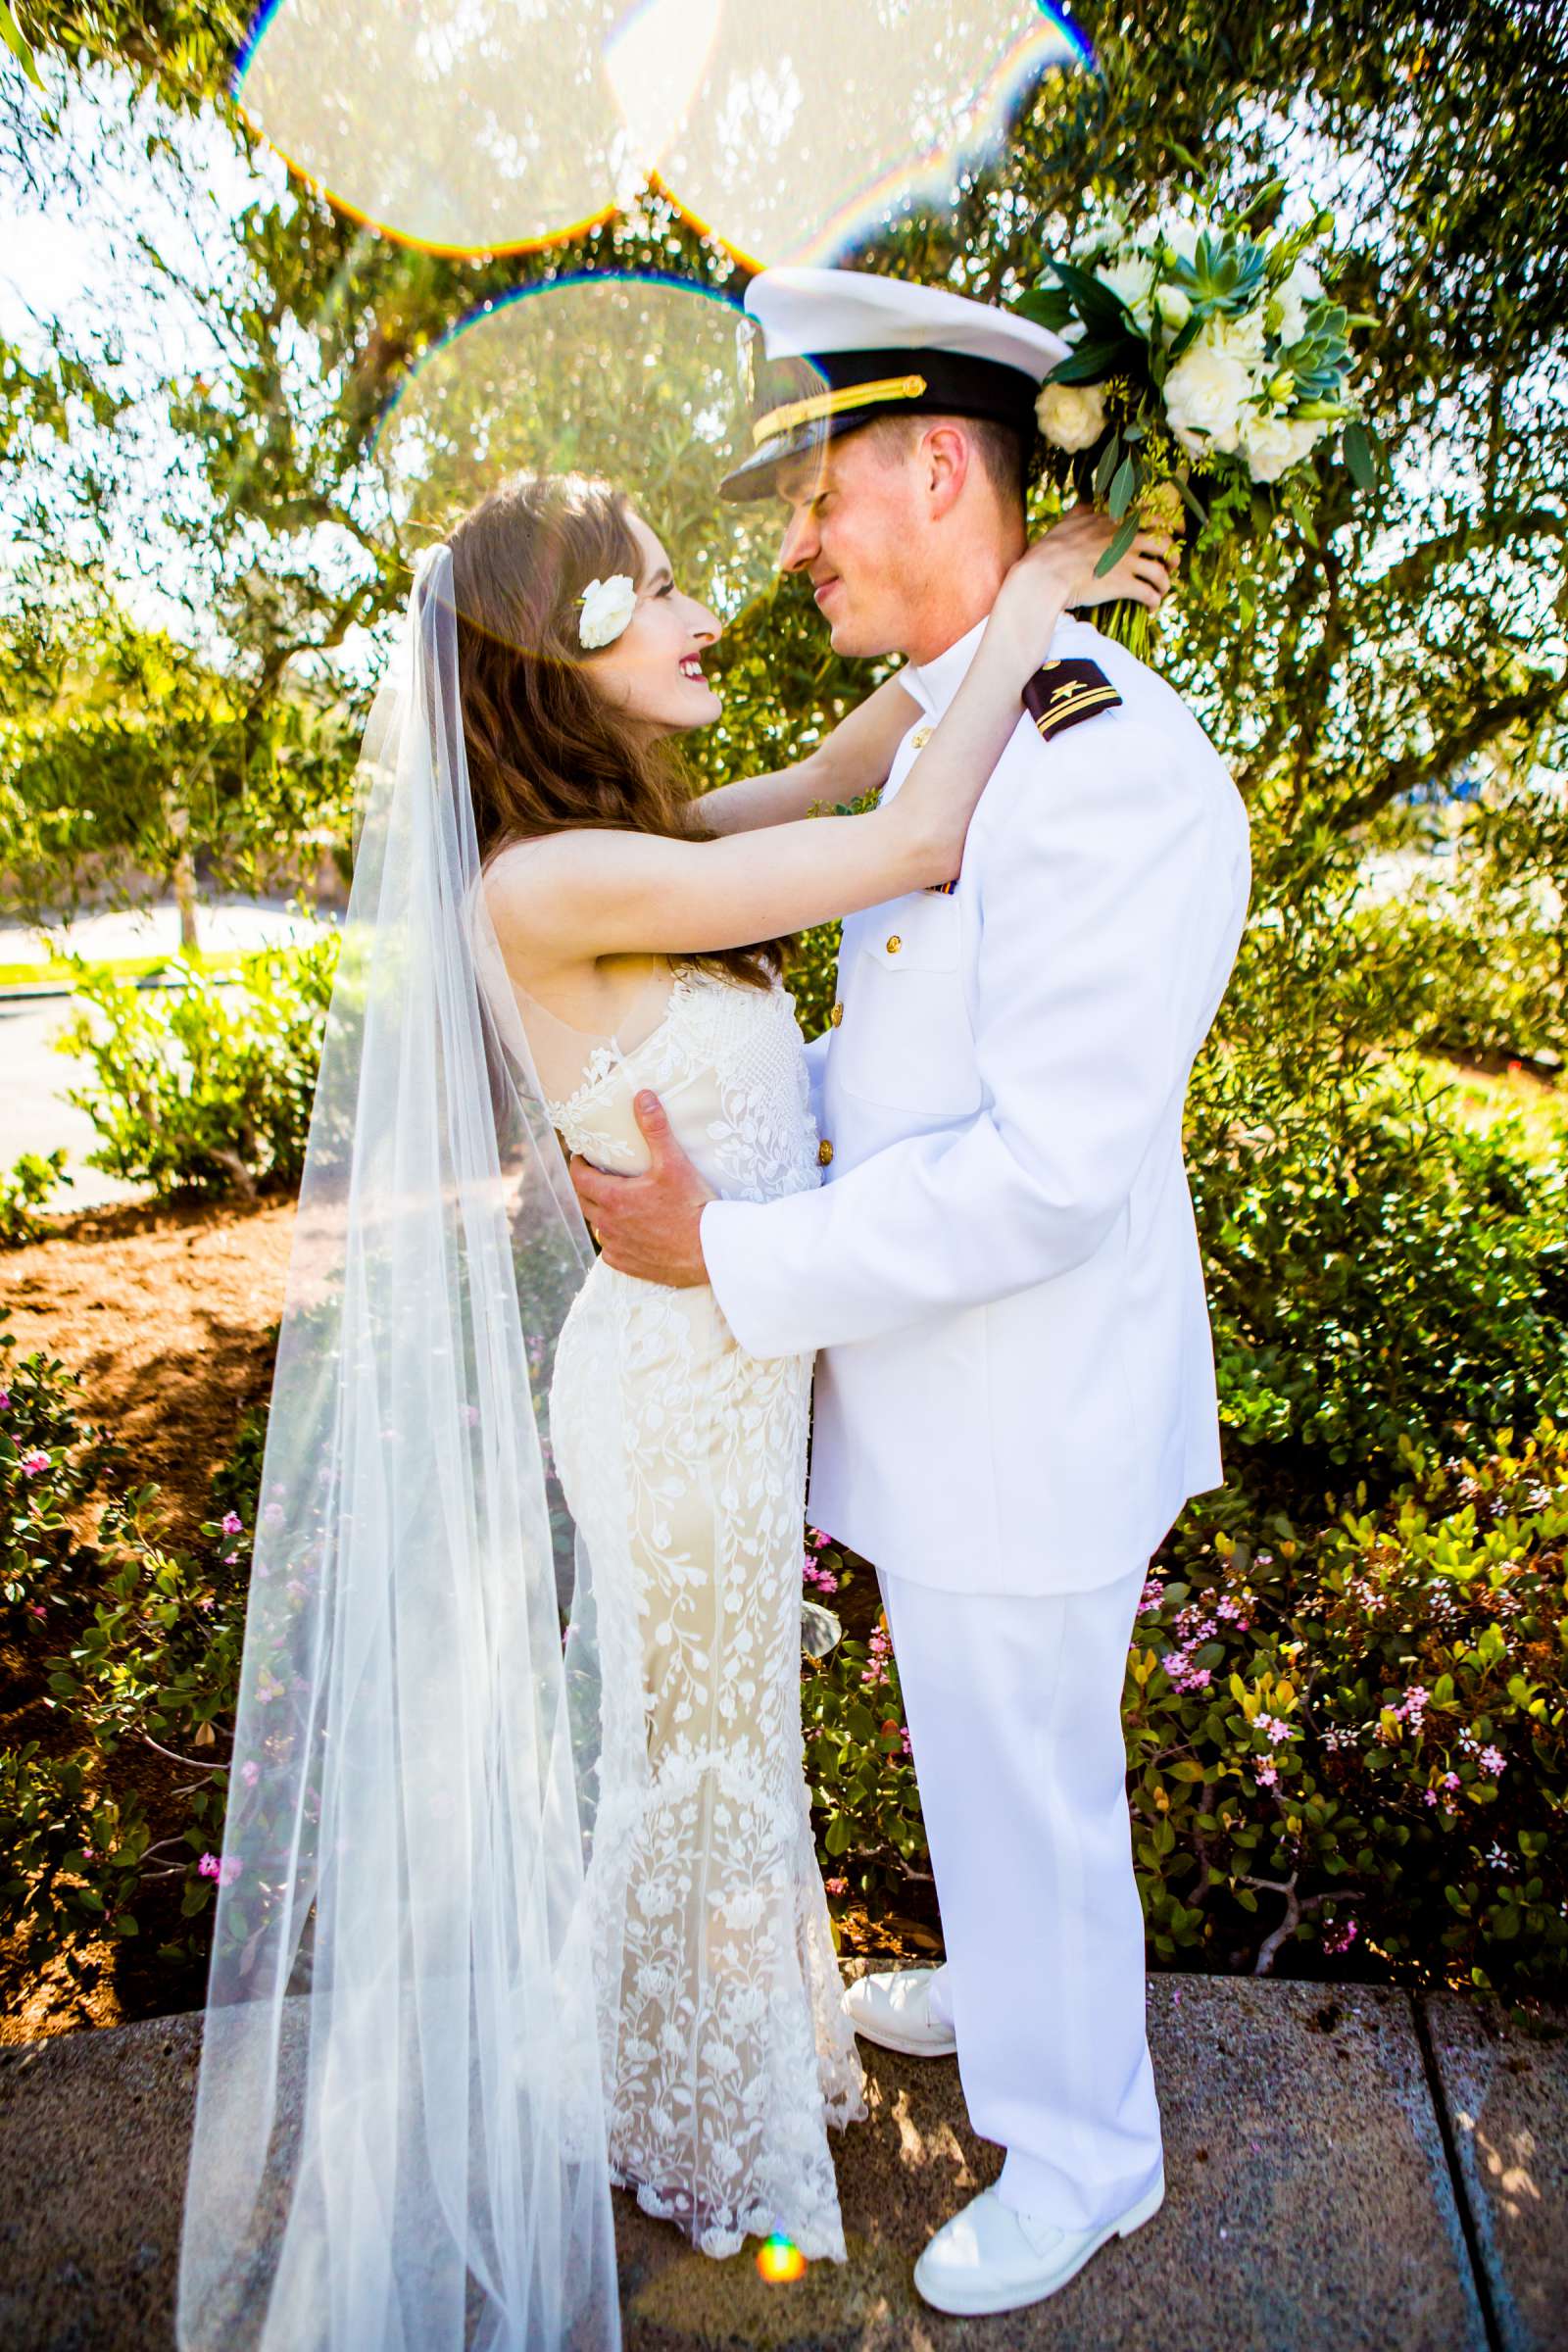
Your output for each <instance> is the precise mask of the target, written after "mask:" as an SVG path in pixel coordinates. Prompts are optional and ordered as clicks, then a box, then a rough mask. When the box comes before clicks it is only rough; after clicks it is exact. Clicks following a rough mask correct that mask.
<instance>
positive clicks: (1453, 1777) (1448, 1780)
mask: <svg viewBox="0 0 1568 2352" xmlns="http://www.w3.org/2000/svg"><path fill="white" fill-rule="evenodd" d="M1441 1786H1442V1787H1443V1788H1445V1789H1457V1788H1458V1786H1459V1775H1458V1774H1457V1773H1456V1772H1446V1773H1445V1774H1444V1776H1443V1780H1442V1783H1441Z"/></svg>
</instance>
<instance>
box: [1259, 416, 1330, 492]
mask: <svg viewBox="0 0 1568 2352" xmlns="http://www.w3.org/2000/svg"><path fill="white" fill-rule="evenodd" d="M1328 429H1329V428H1328V426H1327V424H1326V423H1325V422H1324V421H1323V419H1322V418H1321V417H1279V416H1275V415H1272V414H1271V413H1270V412H1269V411H1268V410H1267V409H1248V410H1246V411H1244V413H1243V416H1242V424H1241V435H1240V448H1241V454H1242V456H1243V457H1244V458H1245V459H1246V460H1247V470H1248V472H1249V473H1250V475H1251V477H1252V479H1253V481H1254V482H1277V481H1278V480H1279V478H1280V475H1281V474H1282V473H1286V472H1288V471H1289V469H1290V468H1291V466H1296V465H1299V463H1300V461H1301V459H1302V458H1304V457H1306V456H1307V455H1308V453H1309V452H1310V451H1311V450H1312V449H1314V448H1315V447H1316V445H1317V443H1318V442H1319V441H1320V440H1321V439H1322V438H1323V435H1324V434H1325V433H1326V432H1327V431H1328Z"/></svg>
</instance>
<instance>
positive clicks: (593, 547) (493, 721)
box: [447, 473, 785, 988]
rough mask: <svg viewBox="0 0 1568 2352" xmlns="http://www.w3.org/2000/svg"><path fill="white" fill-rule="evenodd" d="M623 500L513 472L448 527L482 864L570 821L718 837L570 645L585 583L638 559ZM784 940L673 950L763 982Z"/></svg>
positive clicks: (582, 485)
mask: <svg viewBox="0 0 1568 2352" xmlns="http://www.w3.org/2000/svg"><path fill="white" fill-rule="evenodd" d="M629 507H630V500H629V499H628V498H627V496H626V493H625V492H624V491H623V490H618V489H616V487H615V486H614V484H613V483H612V482H608V481H604V480H602V479H601V478H600V477H599V476H597V475H593V474H582V473H557V474H541V473H515V474H513V475H511V476H510V477H509V478H508V479H507V480H506V481H504V482H501V483H499V484H498V485H497V487H496V488H495V489H494V490H492V491H490V492H489V493H488V495H487V496H486V497H484V498H482V499H481V500H480V501H479V504H478V505H477V506H476V507H473V508H471V509H470V511H469V512H468V513H467V514H466V515H464V516H463V518H462V520H461V521H460V522H459V523H457V525H456V526H455V527H454V528H453V529H452V530H451V531H449V532H448V534H447V539H448V544H449V546H450V547H451V550H452V579H453V596H454V602H455V604H456V607H457V621H458V690H459V698H460V701H461V704H462V709H463V732H464V740H465V743H466V750H467V756H468V780H469V785H470V788H471V792H472V797H473V816H474V826H475V829H476V832H477V835H478V847H479V859H480V863H481V865H482V864H484V863H485V862H487V861H488V859H489V858H492V857H494V856H495V855H497V854H498V853H499V852H500V851H501V850H503V849H505V848H506V847H507V846H508V844H509V843H511V842H513V841H517V840H521V839H526V838H531V837H533V836H534V835H537V834H542V833H561V832H564V831H566V830H568V829H569V828H572V827H579V826H589V825H603V826H612V827H615V828H617V829H618V830H620V831H635V832H639V833H657V834H660V835H662V837H663V838H664V839H665V840H668V841H713V840H715V839H716V838H717V836H716V834H715V833H714V831H713V829H712V827H711V826H708V825H705V824H704V823H703V822H702V818H701V815H700V814H699V810H700V809H701V805H702V803H701V796H700V795H699V794H697V793H696V791H695V787H694V782H693V779H692V776H691V773H690V770H689V769H688V767H687V765H686V763H685V761H684V760H682V759H681V757H680V754H679V752H678V751H677V750H676V748H675V745H674V741H673V739H672V738H670V737H668V736H665V737H662V738H661V739H660V740H659V741H657V742H655V743H648V742H646V741H645V740H641V739H639V738H638V737H637V736H636V735H634V734H633V733H632V732H631V730H630V729H628V728H627V727H626V726H625V725H624V724H623V722H622V721H621V720H620V718H619V716H618V714H617V713H616V711H614V710H613V707H612V705H611V704H610V703H609V702H608V701H607V700H606V699H605V698H604V696H603V695H601V694H600V692H599V690H598V688H597V687H596V686H595V685H594V682H593V679H592V676H591V674H590V671H591V664H592V659H593V657H592V655H591V653H585V652H584V649H583V647H582V644H581V642H580V641H579V639H578V635H577V621H578V614H579V607H578V605H577V603H576V599H577V598H578V597H579V596H580V595H581V594H582V591H583V590H584V589H585V588H586V587H587V586H588V583H589V581H590V580H606V579H609V578H610V577H611V576H612V575H613V573H615V572H625V573H628V574H629V575H630V576H631V578H632V579H636V577H637V575H638V573H639V571H640V570H641V568H642V553H641V550H640V549H639V547H638V545H637V541H636V539H635V538H634V536H633V534H632V530H631V526H630V524H629V522H628V521H627V518H626V517H627V512H628V509H629ZM784 948H785V943H784V941H783V940H782V939H771V940H760V941H757V942H755V943H753V944H751V945H749V946H744V947H733V948H712V949H709V950H707V951H706V952H704V953H702V954H692V955H682V956H672V957H671V958H670V960H671V961H672V962H674V963H677V964H686V965H691V966H698V967H706V968H707V969H709V970H711V971H713V972H715V973H720V972H721V973H727V974H728V975H729V976H730V977H731V978H733V979H735V980H739V981H741V982H743V983H745V984H746V985H747V986H749V987H753V988H767V987H770V986H771V985H772V982H773V980H774V978H775V977H776V976H777V975H778V974H779V973H780V972H781V971H782V969H783V966H784V960H785V956H784Z"/></svg>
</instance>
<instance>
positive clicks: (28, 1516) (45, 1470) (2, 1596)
mask: <svg viewBox="0 0 1568 2352" xmlns="http://www.w3.org/2000/svg"><path fill="white" fill-rule="evenodd" d="M80 1386H81V1382H80V1377H79V1375H78V1374H76V1373H74V1372H69V1371H67V1369H66V1367H65V1365H64V1364H63V1363H61V1362H60V1361H59V1360H58V1359H57V1358H56V1357H54V1356H50V1355H45V1354H44V1353H43V1352H42V1350H41V1349H38V1348H33V1349H30V1350H29V1351H28V1352H27V1353H25V1354H24V1355H21V1356H19V1355H18V1354H17V1348H16V1341H15V1339H14V1338H13V1337H12V1335H11V1332H10V1330H9V1329H8V1328H7V1327H5V1326H4V1324H0V1600H3V1601H4V1603H5V1606H6V1608H7V1610H8V1611H12V1612H22V1613H23V1614H25V1616H27V1617H29V1618H32V1619H34V1620H40V1621H42V1620H47V1618H48V1617H49V1614H50V1611H51V1608H55V1607H60V1606H63V1605H67V1604H69V1603H70V1601H71V1599H72V1596H73V1592H74V1590H75V1588H76V1587H77V1586H78V1585H79V1583H80V1581H81V1578H82V1577H83V1575H84V1574H88V1573H91V1572H93V1571H95V1570H96V1567H97V1562H98V1555H97V1551H96V1547H95V1546H94V1545H93V1544H90V1543H88V1542H86V1541H84V1539H82V1538H81V1537H80V1536H78V1534H77V1533H76V1532H75V1530H74V1529H73V1518H74V1517H76V1516H79V1514H80V1512H81V1509H82V1506H83V1505H84V1504H85V1503H86V1502H87V1501H88V1500H89V1498H90V1497H91V1496H92V1495H94V1494H95V1493H96V1492H97V1490H98V1488H99V1487H100V1485H101V1484H102V1482H103V1481H104V1479H105V1478H106V1477H107V1476H108V1474H109V1473H110V1472H111V1471H112V1470H114V1469H116V1468H117V1467H118V1466H119V1465H120V1464H121V1463H122V1462H123V1460H124V1458H125V1456H124V1449H123V1446H120V1445H119V1444H118V1443H117V1442H116V1441H115V1440H114V1439H112V1438H111V1437H110V1436H109V1435H108V1433H107V1431H104V1430H102V1429H98V1428H96V1427H94V1426H92V1425H91V1424H88V1423H84V1422H82V1421H81V1420H80V1419H79V1417H78V1412H77V1392H78V1391H79V1389H80Z"/></svg>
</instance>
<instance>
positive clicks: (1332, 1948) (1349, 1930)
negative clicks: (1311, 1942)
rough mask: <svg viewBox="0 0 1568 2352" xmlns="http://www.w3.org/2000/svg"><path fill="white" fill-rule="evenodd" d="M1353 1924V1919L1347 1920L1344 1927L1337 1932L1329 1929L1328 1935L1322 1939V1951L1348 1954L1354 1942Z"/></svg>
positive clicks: (1354, 1931)
mask: <svg viewBox="0 0 1568 2352" xmlns="http://www.w3.org/2000/svg"><path fill="white" fill-rule="evenodd" d="M1355 1937H1356V1925H1355V1922H1354V1920H1353V1919H1348V1920H1347V1921H1346V1923H1345V1925H1344V1927H1343V1928H1341V1929H1340V1930H1339V1931H1338V1932H1336V1931H1335V1930H1333V1929H1330V1931H1329V1933H1328V1934H1327V1935H1326V1936H1324V1938H1323V1949H1324V1950H1325V1951H1326V1952H1348V1950H1349V1948H1350V1946H1351V1944H1352V1943H1353V1942H1354V1941H1355Z"/></svg>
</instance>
